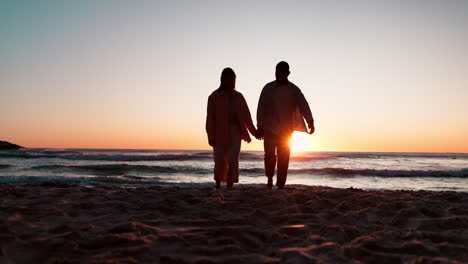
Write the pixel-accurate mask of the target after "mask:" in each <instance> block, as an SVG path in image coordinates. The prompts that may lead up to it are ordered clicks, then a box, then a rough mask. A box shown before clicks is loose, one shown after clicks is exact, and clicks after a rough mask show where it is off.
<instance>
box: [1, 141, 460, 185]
mask: <svg viewBox="0 0 468 264" xmlns="http://www.w3.org/2000/svg"><path fill="white" fill-rule="evenodd" d="M213 166H214V162H213V155H212V151H194V150H187V151H181V150H110V149H24V150H18V151H0V183H38V182H43V181H59V182H66V183H70V184H80V185H86V186H102V185H110V186H123V187H141V186H151V185H162V186H164V185H177V186H181V187H188V186H190V187H206V186H213V185H214V180H213ZM265 183H266V177H265V176H264V169H263V152H261V151H243V152H242V153H241V159H240V177H239V184H240V185H253V186H263V185H264V184H265ZM287 185H288V186H301V185H307V186H320V187H324V186H326V187H337V188H349V187H353V188H362V189H371V190H383V189H392V190H395V189H405V190H408V189H409V190H434V191H447V190H448V191H461V192H468V154H450V153H447V154H445V153H376V152H300V153H292V154H291V161H290V164H289V174H288V179H287Z"/></svg>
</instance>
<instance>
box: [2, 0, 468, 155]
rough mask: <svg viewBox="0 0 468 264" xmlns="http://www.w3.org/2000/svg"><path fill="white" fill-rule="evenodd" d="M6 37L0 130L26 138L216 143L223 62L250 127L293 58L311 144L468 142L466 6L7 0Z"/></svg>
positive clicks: (453, 145)
mask: <svg viewBox="0 0 468 264" xmlns="http://www.w3.org/2000/svg"><path fill="white" fill-rule="evenodd" d="M0 36H1V40H0V140H7V141H10V142H13V143H16V144H19V145H22V146H25V147H48V148H52V147H53V148H145V149H209V146H208V143H207V138H206V133H205V118H206V104H207V98H208V95H209V94H210V93H211V92H212V91H213V90H214V89H216V88H217V87H218V86H219V78H220V74H221V71H222V69H223V68H225V67H231V68H233V69H234V71H235V72H236V74H237V88H236V89H237V90H238V91H240V92H241V93H243V95H244V97H245V98H246V100H247V102H248V105H249V107H250V111H251V113H252V117H253V119H254V123H256V122H255V113H256V109H257V102H258V98H259V95H260V92H261V89H262V88H263V86H264V85H265V84H266V83H267V82H270V81H272V80H273V79H274V68H275V65H276V63H277V62H279V61H280V60H285V61H287V62H288V63H289V64H290V66H291V75H290V80H291V81H292V82H294V83H295V84H296V85H298V86H299V87H300V88H301V89H302V92H303V93H304V94H305V96H306V98H307V100H308V101H309V104H310V107H311V110H312V113H313V115H314V118H315V120H316V129H317V132H316V134H314V135H312V136H308V137H307V139H306V140H307V143H308V148H307V150H311V151H383V152H384V151H405V152H464V153H467V152H468V1H462V0H461V1H451V0H445V1H442V0H441V1H431V0H421V1H417V0H413V1H408V0H401V1H400V0H394V1H378V0H369V1H350V0H343V1H310V0H306V1H219V0H213V1H205V0H201V1H177V0H173V1H126V0H122V1H119V0H107V1H106V0H100V1H95V0H89V1H85V0H82V1H61V0H57V1H46V0H44V1H36V0H31V1H23V0H18V1H13V0H12V1H1V3H0ZM304 135H305V134H304ZM262 144H263V143H262V142H261V141H257V140H254V141H253V142H252V143H250V144H245V143H243V146H242V148H243V149H244V150H261V149H262Z"/></svg>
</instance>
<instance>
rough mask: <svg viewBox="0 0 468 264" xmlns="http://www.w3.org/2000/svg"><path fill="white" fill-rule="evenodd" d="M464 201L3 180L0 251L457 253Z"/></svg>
mask: <svg viewBox="0 0 468 264" xmlns="http://www.w3.org/2000/svg"><path fill="white" fill-rule="evenodd" d="M467 204H468V194H467V193H462V192H452V191H442V192H437V191H404V190H400V191H391V190H386V191H364V190H361V189H351V188H349V189H337V188H314V187H301V188H294V187H286V189H285V190H268V189H263V188H255V187H235V188H233V189H224V188H223V189H221V190H216V189H214V188H181V187H160V186H152V187H140V188H121V187H109V186H97V187H92V188H90V187H84V186H78V185H69V184H64V183H54V182H46V183H40V184H0V208H1V210H0V238H1V239H0V249H1V251H0V262H1V263H314V262H321V263H356V262H357V261H360V262H362V263H370V262H374V263H375V262H381V263H462V262H467V261H468V246H467V245H468V207H467ZM437 261H440V262H437Z"/></svg>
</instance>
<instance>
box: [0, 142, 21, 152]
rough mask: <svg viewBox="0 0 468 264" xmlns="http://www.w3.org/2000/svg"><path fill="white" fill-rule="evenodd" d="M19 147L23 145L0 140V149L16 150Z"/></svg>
mask: <svg viewBox="0 0 468 264" xmlns="http://www.w3.org/2000/svg"><path fill="white" fill-rule="evenodd" d="M21 148H23V147H21V146H18V145H16V144H13V143H10V142H6V141H1V140H0V150H17V149H21Z"/></svg>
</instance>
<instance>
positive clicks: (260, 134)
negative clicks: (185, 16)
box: [255, 126, 264, 140]
mask: <svg viewBox="0 0 468 264" xmlns="http://www.w3.org/2000/svg"><path fill="white" fill-rule="evenodd" d="M263 134H264V133H263V127H261V126H260V127H258V128H257V133H255V138H256V139H258V140H262V139H263V137H264V135H263Z"/></svg>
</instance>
